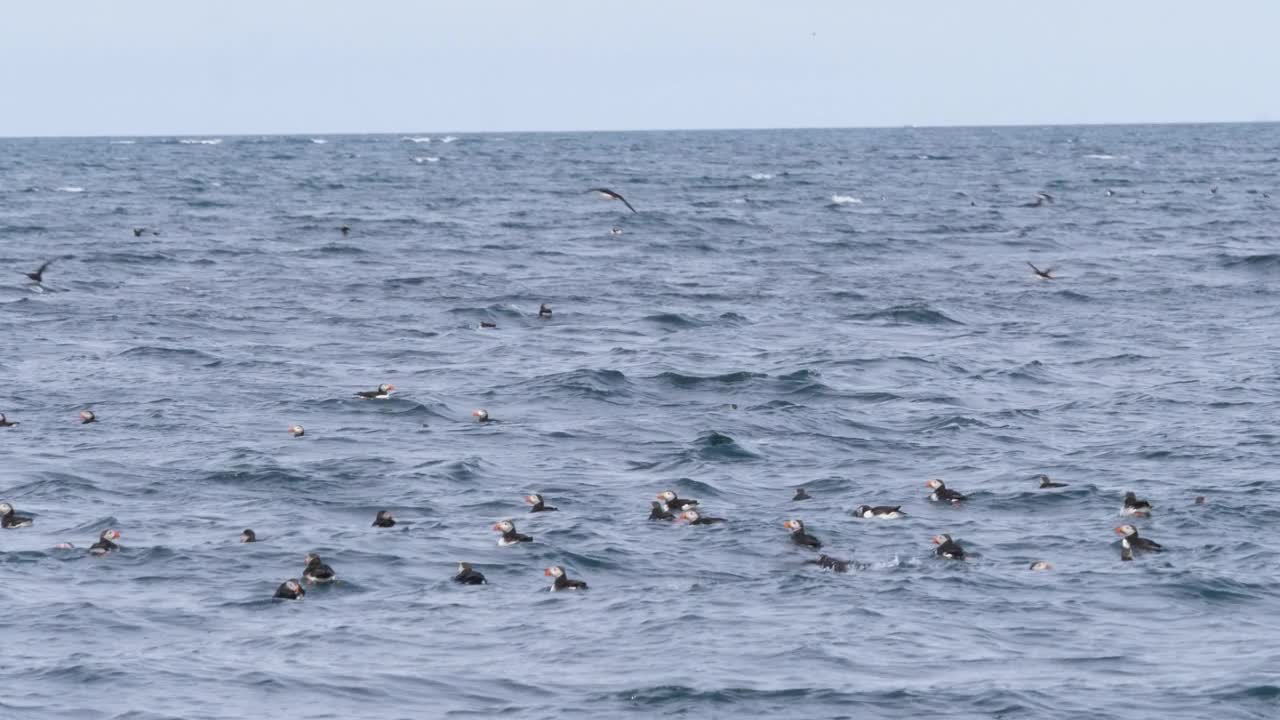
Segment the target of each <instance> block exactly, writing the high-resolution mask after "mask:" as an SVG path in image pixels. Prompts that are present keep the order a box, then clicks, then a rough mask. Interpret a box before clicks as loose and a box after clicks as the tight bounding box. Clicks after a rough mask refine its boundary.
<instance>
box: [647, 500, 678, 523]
mask: <svg viewBox="0 0 1280 720" xmlns="http://www.w3.org/2000/svg"><path fill="white" fill-rule="evenodd" d="M650 504H651V505H652V507H650V508H649V519H650V520H675V519H676V516H675V515H673V514H672V513H671V511H670V510H668V509H667V506H666V505H663V504H662V503H660V502H658V501H657V500H654V501H653V502H652V503H650Z"/></svg>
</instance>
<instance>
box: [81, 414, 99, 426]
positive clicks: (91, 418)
mask: <svg viewBox="0 0 1280 720" xmlns="http://www.w3.org/2000/svg"><path fill="white" fill-rule="evenodd" d="M95 422H98V416H97V415H94V414H93V411H92V410H81V411H80V424H81V425H88V424H89V423H95Z"/></svg>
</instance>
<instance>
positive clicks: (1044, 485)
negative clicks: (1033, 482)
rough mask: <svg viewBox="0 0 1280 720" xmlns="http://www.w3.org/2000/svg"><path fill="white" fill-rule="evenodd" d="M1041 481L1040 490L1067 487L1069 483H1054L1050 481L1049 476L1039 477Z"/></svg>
mask: <svg viewBox="0 0 1280 720" xmlns="http://www.w3.org/2000/svg"><path fill="white" fill-rule="evenodd" d="M1036 477H1037V478H1039V480H1040V489H1041V490H1044V489H1046V488H1059V487H1066V486H1067V485H1068V483H1060V482H1054V481H1052V480H1050V479H1049V476H1048V475H1037V476H1036Z"/></svg>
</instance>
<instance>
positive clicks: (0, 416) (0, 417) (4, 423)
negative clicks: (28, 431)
mask: <svg viewBox="0 0 1280 720" xmlns="http://www.w3.org/2000/svg"><path fill="white" fill-rule="evenodd" d="M16 425H18V423H16V422H9V418H7V417H5V416H4V413H0V427H14V426H16Z"/></svg>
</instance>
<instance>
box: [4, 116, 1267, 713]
mask: <svg viewBox="0 0 1280 720" xmlns="http://www.w3.org/2000/svg"><path fill="white" fill-rule="evenodd" d="M601 186H603V187H608V188H612V189H613V190H615V191H617V192H620V193H621V194H622V195H624V196H625V197H626V198H627V200H628V201H629V202H630V203H631V204H632V205H634V206H635V208H636V209H637V210H638V211H639V212H637V213H632V212H630V211H629V210H627V208H626V207H624V206H623V205H622V203H620V202H613V201H606V200H604V199H602V198H601V197H599V196H597V195H595V194H592V193H589V192H588V190H590V189H591V188H594V187H601ZM1041 191H1043V192H1047V193H1049V195H1051V196H1052V198H1053V202H1044V203H1043V204H1041V205H1040V206H1033V205H1034V202H1035V196H1036V193H1037V192H1041ZM1108 191H1111V193H1110V194H1108ZM1278 210H1280V126H1278V125H1267V124H1260V125H1203V126H1159V127H1157V126H1129V127H1052V128H958V129H915V128H898V129H882V130H802V131H759V132H754V131H753V132H745V131H727V132H651V133H573V134H515V133H512V134H465V133H457V134H456V136H446V135H442V134H434V133H427V134H421V135H403V136H401V135H380V136H325V137H309V136H301V137H232V136H227V137H221V138H215V137H199V138H196V137H173V138H152V137H139V138H86V139H7V140H0V268H3V272H4V273H7V276H0V339H2V341H3V343H2V348H3V351H2V352H0V412H3V413H6V414H7V415H8V417H9V419H10V420H12V421H18V422H20V423H21V424H20V425H18V426H16V427H12V428H0V501H7V502H9V503H12V504H13V505H14V506H15V507H16V508H17V510H18V513H19V514H23V515H30V516H33V517H34V518H35V521H34V526H33V527H30V528H24V529H17V530H3V531H0V648H2V652H0V717H3V718H6V719H8V718H14V719H16V720H28V719H30V720H44V719H46V718H49V719H52V718H60V719H66V720H82V719H83V720H99V719H104V720H105V719H108V718H110V719H116V720H126V719H128V720H158V719H161V718H184V719H192V720H194V719H218V720H223V719H226V720H232V719H235V720H240V719H242V718H251V717H252V718H266V717H291V718H344V719H345V718H379V719H380V720H386V719H400V718H404V719H417V718H435V717H460V718H461V717H495V716H503V717H518V718H591V719H600V718H649V717H697V718H740V717H766V716H767V717H773V718H858V719H862V718H904V719H905V718H1005V719H1009V720H1014V719H1018V718H1035V719H1040V718H1046V719H1057V718H1061V719H1063V720H1067V719H1077V718H1125V720H1162V719H1165V718H1174V717H1177V718H1205V717H1213V718H1215V719H1217V720H1231V719H1235V718H1276V717H1280V594H1278V593H1280V565H1278V564H1277V562H1276V551H1277V547H1278V546H1280V530H1278V528H1280V496H1278V495H1277V494H1276V490H1275V488H1276V483H1277V481H1278V480H1280V476H1278V475H1277V472H1276V466H1277V462H1278V461H1280V435H1278V431H1277V419H1278V415H1280V350H1278V349H1277V343H1278V342H1280V237H1278V232H1277V231H1278V229H1280V223H1278V222H1277V211H1278ZM343 225H346V226H349V227H350V233H349V235H347V236H345V237H344V236H343V234H342V233H341V232H340V231H339V228H340V227H341V226H343ZM614 227H617V228H619V229H620V230H621V231H622V232H621V234H613V233H612V232H611V228H614ZM134 228H139V229H143V228H145V230H144V232H143V233H142V235H141V236H138V237H135V235H134V233H133V229H134ZM153 232H154V233H158V234H153ZM50 258H56V259H55V260H54V262H53V264H52V265H50V266H49V268H48V269H47V270H46V272H45V276H44V283H43V285H42V286H39V287H36V286H33V285H31V284H29V283H28V281H27V279H26V278H25V277H23V276H22V274H21V273H22V272H28V271H32V270H34V269H36V268H37V267H38V266H39V265H40V264H41V263H43V262H44V261H46V260H49V259H50ZM1028 262H1031V263H1034V264H1035V265H1036V266H1038V267H1040V268H1046V267H1052V268H1053V274H1054V276H1055V277H1056V278H1057V279H1054V280H1042V279H1039V278H1037V277H1036V276H1035V275H1034V274H1033V273H1032V272H1031V269H1030V268H1029V267H1028V266H1027V263H1028ZM541 303H548V304H549V305H550V306H551V307H552V309H553V311H554V315H553V316H552V317H551V318H550V319H539V317H538V307H539V305H540V304H541ZM481 322H486V323H488V322H491V323H495V324H496V325H497V327H496V328H481V327H480V323H481ZM384 382H385V383H391V384H394V385H395V386H396V388H397V390H396V392H395V393H394V394H393V395H392V397H391V399H389V400H385V401H362V400H358V399H356V398H355V397H353V393H355V392H357V391H361V390H369V389H373V388H375V387H376V386H377V385H378V384H379V383H384ZM86 408H89V409H92V410H94V411H95V412H96V413H97V416H98V418H99V422H97V423H96V424H92V425H82V424H80V423H79V421H78V419H77V414H78V412H79V411H80V410H83V409H86ZM478 408H486V409H488V411H489V412H490V414H491V415H492V417H494V418H496V419H497V420H498V421H499V422H494V423H488V424H481V423H478V422H476V421H475V419H474V418H473V417H472V415H471V413H472V411H473V410H475V409H478ZM293 423H300V424H302V425H304V426H305V428H306V435H305V436H304V437H301V438H294V437H291V436H290V435H289V433H288V432H287V431H286V428H287V427H288V426H289V425H291V424H293ZM1041 473H1046V474H1048V475H1049V476H1050V477H1052V478H1053V479H1055V480H1058V481H1061V482H1065V483H1068V484H1069V485H1068V486H1067V487H1065V488H1061V489H1058V490H1039V489H1037V482H1036V480H1035V478H1036V477H1037V476H1038V475H1039V474H1041ZM930 478H942V479H944V480H946V481H947V483H948V485H949V486H950V487H953V488H955V489H958V490H960V491H962V492H964V493H967V494H968V495H969V496H970V499H969V501H968V502H966V503H964V504H963V505H960V506H954V507H953V506H949V505H948V506H939V505H938V504H935V503H930V502H929V501H928V500H927V495H928V492H929V491H928V490H927V489H926V488H925V487H924V484H925V481H927V480H929V479H930ZM801 486H803V487H805V488H806V489H807V490H808V492H809V494H810V495H812V499H810V500H805V501H800V502H793V501H792V500H791V497H792V494H793V491H794V489H795V488H797V487H801ZM666 489H671V490H675V491H676V492H678V493H679V494H680V495H681V496H682V497H691V498H696V499H698V500H700V501H701V505H700V508H701V509H702V510H703V512H704V514H706V515H712V516H715V517H723V518H726V519H727V520H728V522H727V523H725V524H721V525H715V526H689V525H687V524H685V523H680V524H679V525H673V524H672V523H668V522H650V521H649V520H647V517H648V512H649V505H650V502H651V501H652V500H653V499H654V497H655V494H656V493H659V492H660V491H663V490H666ZM1127 490H1132V491H1135V492H1137V493H1138V495H1139V497H1142V498H1146V499H1148V500H1149V501H1151V503H1152V504H1153V505H1154V506H1155V511H1154V513H1153V514H1152V516H1151V517H1150V518H1149V519H1141V518H1139V519H1136V520H1135V519H1133V518H1124V517H1122V516H1121V514H1120V508H1121V499H1122V496H1123V494H1124V492H1125V491H1127ZM533 492H539V493H542V494H543V495H545V496H546V500H547V502H548V503H549V504H551V505H554V506H557V507H559V512H555V513H542V514H532V515H531V514H529V513H528V506H527V505H526V504H525V503H524V502H523V500H522V496H523V495H525V494H528V493H533ZM1197 496H1203V497H1204V498H1205V502H1204V504H1202V505H1198V504H1196V503H1195V498H1196V497H1197ZM864 503H866V504H871V505H879V504H889V505H901V506H902V509H903V511H904V512H906V513H907V514H908V517H906V518H903V519H899V520H876V521H870V520H859V519H856V518H854V517H853V516H852V514H851V511H852V509H853V508H854V507H856V506H858V505H861V504H864ZM383 509H386V510H390V511H392V512H393V513H394V514H395V516H396V517H397V518H398V520H399V523H398V524H397V525H396V526H395V527H394V528H390V529H380V528H375V527H372V526H371V522H372V520H373V516H374V513H375V512H377V511H378V510H383ZM507 518H511V519H514V520H515V522H516V526H517V528H518V529H519V530H520V531H522V532H525V533H528V534H530V535H532V536H533V537H534V541H533V542H532V543H528V544H521V545H518V546H512V547H498V545H497V544H496V540H497V533H495V532H494V531H493V530H492V525H493V524H494V523H495V522H497V521H499V520H502V519H507ZM791 518H799V519H802V520H803V521H804V522H805V523H806V525H807V528H808V530H809V532H810V533H812V534H813V535H816V536H817V537H819V538H820V539H821V540H822V541H823V542H824V543H825V545H824V547H823V551H824V552H826V553H828V554H830V555H832V556H835V557H838V558H842V559H846V560H850V561H852V562H853V563H854V567H853V568H852V569H851V571H850V572H848V573H847V574H835V573H832V572H830V571H828V570H823V569H820V568H818V567H816V566H815V565H811V564H806V563H805V560H806V559H812V558H814V557H815V556H816V553H814V552H812V551H808V550H804V549H801V548H799V547H797V546H795V545H793V544H792V543H791V542H790V541H789V538H788V534H787V531H786V530H785V529H784V528H783V522H784V521H786V520H788V519H791ZM1124 522H1133V523H1134V524H1136V525H1137V526H1138V528H1139V529H1140V532H1141V533H1142V534H1143V536H1145V537H1150V538H1152V539H1155V540H1157V541H1158V542H1160V543H1162V544H1163V545H1164V547H1165V550H1166V551H1165V552H1164V553H1162V554H1159V555H1146V556H1142V555H1140V556H1139V557H1138V558H1137V559H1136V560H1135V561H1133V562H1123V561H1121V559H1120V547H1119V542H1118V540H1119V537H1118V535H1117V534H1116V533H1115V532H1114V528H1115V527H1117V526H1118V525H1120V524H1122V523H1124ZM106 528H115V529H117V530H119V531H120V532H121V534H122V536H123V537H122V539H121V540H120V544H121V545H122V549H121V551H120V552H118V553H114V554H111V555H109V556H107V557H103V558H95V557H90V556H89V554H88V553H87V547H88V546H89V545H90V544H92V543H93V542H94V540H95V539H96V537H97V535H98V533H99V532H101V531H102V530H104V529H106ZM244 528H253V529H254V530H255V531H256V532H257V533H258V535H259V537H260V539H261V542H258V543H256V544H241V543H239V542H238V537H239V535H240V532H241V530H243V529H244ZM938 533H948V534H950V535H952V536H953V537H955V538H956V540H958V541H959V542H960V543H961V544H962V545H964V546H965V548H966V549H967V550H968V551H969V553H970V555H971V557H970V558H969V559H968V560H966V561H963V562H956V561H947V560H943V559H940V558H937V557H935V556H934V554H933V549H934V546H933V544H932V543H931V538H932V537H933V536H934V535H935V534H938ZM61 542H71V543H74V545H75V547H76V549H74V550H55V549H53V548H54V545H55V544H57V543H61ZM309 552H316V553H319V554H320V555H321V556H322V557H323V558H324V559H325V561H326V562H328V563H329V564H331V565H332V566H333V567H334V568H335V570H336V571H337V574H338V577H339V581H338V583H337V584H336V585H333V586H316V587H312V588H311V589H310V590H309V592H308V593H307V595H306V597H305V599H303V600H302V601H297V602H290V601H273V600H272V594H273V592H274V591H275V589H276V587H277V586H278V585H279V584H280V583H281V582H283V581H284V580H286V579H288V578H291V577H299V576H300V575H301V571H302V568H303V557H304V556H305V555H306V554H307V553H309ZM460 560H466V561H470V562H471V563H473V564H474V565H475V566H476V568H477V569H478V570H480V571H481V572H482V573H484V574H485V575H486V576H487V577H488V579H489V583H490V584H489V585H487V586H480V587H463V586H460V585H457V584H455V583H453V582H451V577H452V575H453V574H454V572H455V571H456V569H455V568H456V563H457V562H458V561H460ZM1037 560H1046V561H1049V562H1051V563H1052V564H1053V566H1054V569H1053V570H1051V571H1047V572H1033V571H1031V570H1030V569H1029V565H1030V564H1031V563H1032V562H1033V561H1037ZM551 565H562V566H564V567H565V568H567V570H568V573H569V575H570V576H571V577H575V578H580V579H583V580H585V581H587V582H588V583H589V586H590V587H589V589H588V590H587V591H584V592H576V593H573V592H566V593H548V592H546V590H547V588H548V586H549V584H550V579H549V578H547V577H545V576H544V568H546V567H548V566H551Z"/></svg>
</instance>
